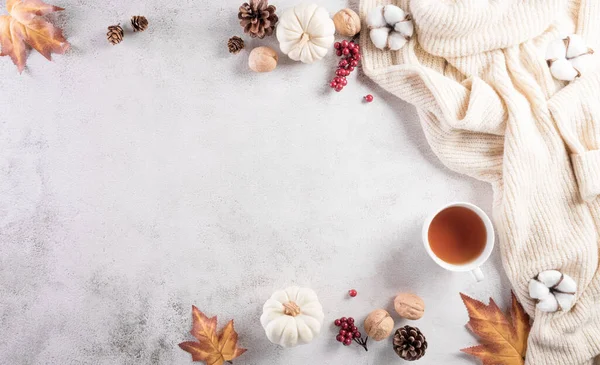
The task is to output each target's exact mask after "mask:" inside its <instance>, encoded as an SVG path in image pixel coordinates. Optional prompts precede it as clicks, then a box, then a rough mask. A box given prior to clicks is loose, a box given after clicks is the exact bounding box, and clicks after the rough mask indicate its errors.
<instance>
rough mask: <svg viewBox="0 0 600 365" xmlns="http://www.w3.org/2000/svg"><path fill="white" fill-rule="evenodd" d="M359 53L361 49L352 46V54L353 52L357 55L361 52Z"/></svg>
mask: <svg viewBox="0 0 600 365" xmlns="http://www.w3.org/2000/svg"><path fill="white" fill-rule="evenodd" d="M359 53H360V49H358V48H356V47H354V48H352V54H353V55H357V54H359Z"/></svg>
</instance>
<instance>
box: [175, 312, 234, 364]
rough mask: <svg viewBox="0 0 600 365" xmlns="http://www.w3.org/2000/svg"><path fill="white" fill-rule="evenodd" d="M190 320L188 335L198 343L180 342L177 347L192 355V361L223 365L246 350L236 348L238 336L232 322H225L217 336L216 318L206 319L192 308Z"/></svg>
mask: <svg viewBox="0 0 600 365" xmlns="http://www.w3.org/2000/svg"><path fill="white" fill-rule="evenodd" d="M192 320H193V325H192V330H191V331H190V333H191V334H192V336H194V337H196V339H197V340H198V342H195V341H187V342H182V343H180V344H179V347H181V349H182V350H184V351H187V352H189V353H190V354H192V360H193V361H204V362H205V363H206V365H223V363H224V362H225V361H228V362H231V360H233V359H235V358H236V357H238V356H240V355H241V354H243V353H244V352H246V349H243V348H241V347H238V346H237V340H238V335H237V333H236V332H235V330H234V329H233V320H231V321H229V322H227V325H225V327H223V328H222V329H221V332H219V333H218V334H217V317H216V316H215V317H212V318H208V317H207V316H206V315H205V314H204V313H202V312H200V310H199V309H198V308H196V307H195V306H192Z"/></svg>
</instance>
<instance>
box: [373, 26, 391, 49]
mask: <svg viewBox="0 0 600 365" xmlns="http://www.w3.org/2000/svg"><path fill="white" fill-rule="evenodd" d="M389 33H390V29H389V28H387V27H384V28H375V29H371V32H370V33H369V35H370V36H371V42H373V44H374V45H375V47H377V48H379V49H384V48H385V47H387V45H388V35H389Z"/></svg>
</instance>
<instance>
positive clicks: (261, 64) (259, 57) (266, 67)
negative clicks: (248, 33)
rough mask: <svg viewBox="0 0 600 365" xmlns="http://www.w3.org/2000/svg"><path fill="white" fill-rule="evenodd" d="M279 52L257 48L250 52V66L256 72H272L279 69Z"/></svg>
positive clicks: (267, 48) (266, 48)
mask: <svg viewBox="0 0 600 365" xmlns="http://www.w3.org/2000/svg"><path fill="white" fill-rule="evenodd" d="M278 58H279V57H278V56H277V52H275V51H274V50H272V49H271V48H269V47H256V48H254V49H253V50H252V52H250V56H249V57H248V66H249V67H250V69H251V70H252V71H254V72H271V71H273V70H274V69H275V67H277V61H278Z"/></svg>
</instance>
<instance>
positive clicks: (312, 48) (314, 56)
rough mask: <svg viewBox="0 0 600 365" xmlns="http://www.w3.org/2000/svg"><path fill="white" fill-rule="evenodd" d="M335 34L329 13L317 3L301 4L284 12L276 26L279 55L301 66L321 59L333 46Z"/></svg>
mask: <svg viewBox="0 0 600 365" xmlns="http://www.w3.org/2000/svg"><path fill="white" fill-rule="evenodd" d="M334 33H335V25H334V23H333V20H331V18H330V17H329V13H328V12H327V10H326V9H325V8H323V7H321V6H318V5H317V4H300V5H297V6H295V7H293V8H291V9H288V10H286V11H285V12H284V13H283V15H282V16H281V17H280V18H279V24H278V25H277V40H279V46H280V48H281V52H283V53H285V54H287V55H288V56H289V57H290V58H291V59H293V60H294V61H302V62H304V63H313V62H315V61H318V60H320V59H321V58H323V57H324V56H325V55H326V54H327V52H328V51H329V48H331V45H332V44H333V41H334Z"/></svg>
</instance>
